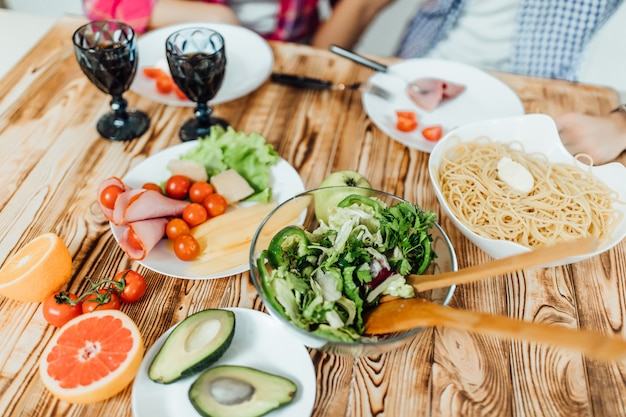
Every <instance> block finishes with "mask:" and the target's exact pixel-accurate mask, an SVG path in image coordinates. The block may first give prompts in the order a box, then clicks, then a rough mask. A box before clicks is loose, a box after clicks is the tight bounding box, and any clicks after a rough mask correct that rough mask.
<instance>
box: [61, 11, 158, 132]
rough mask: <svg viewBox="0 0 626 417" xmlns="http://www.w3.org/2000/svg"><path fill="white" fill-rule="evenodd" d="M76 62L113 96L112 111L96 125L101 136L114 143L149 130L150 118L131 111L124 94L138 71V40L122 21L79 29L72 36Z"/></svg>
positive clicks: (139, 112) (136, 111) (95, 82)
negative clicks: (123, 96)
mask: <svg viewBox="0 0 626 417" xmlns="http://www.w3.org/2000/svg"><path fill="white" fill-rule="evenodd" d="M72 40H73V41H74V53H75V55H76V60H77V61H78V64H79V65H80V68H81V69H82V70H83V72H84V73H85V75H86V76H87V78H89V80H90V81H91V82H92V83H94V84H95V85H96V87H98V88H99V89H100V90H101V91H103V92H105V93H107V94H110V95H111V96H112V99H111V109H112V110H113V111H112V112H109V113H107V114H105V115H104V116H102V117H101V118H100V119H99V120H98V123H97V125H96V128H97V129H98V133H100V134H101V135H102V136H103V137H105V138H107V139H111V140H129V139H134V138H136V137H139V136H141V135H143V134H144V133H145V131H146V130H148V126H150V119H149V118H148V115H147V114H145V113H144V112H142V111H139V110H134V109H133V110H129V109H127V108H126V107H127V104H128V103H127V101H126V100H125V99H124V98H122V94H123V93H124V92H125V91H126V90H128V88H129V87H130V84H131V82H132V81H133V78H134V77H135V72H136V71H137V37H136V36H135V32H134V31H133V29H132V28H131V27H130V26H129V25H127V24H125V23H122V22H117V21H107V20H97V21H93V22H89V23H87V24H85V25H83V26H81V27H79V28H78V29H77V30H76V32H74V35H73V37H72Z"/></svg>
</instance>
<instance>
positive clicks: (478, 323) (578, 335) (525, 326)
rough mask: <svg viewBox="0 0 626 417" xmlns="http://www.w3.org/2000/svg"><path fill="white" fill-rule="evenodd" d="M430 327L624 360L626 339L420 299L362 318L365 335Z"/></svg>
mask: <svg viewBox="0 0 626 417" xmlns="http://www.w3.org/2000/svg"><path fill="white" fill-rule="evenodd" d="M433 326H443V327H450V328H454V329H458V330H465V331H468V332H473V333H480V334H485V335H489V336H498V337H503V338H509V339H515V340H524V341H529V342H538V343H544V344H546V345H550V346H556V347H560V348H565V349H570V350H574V351H577V352H580V353H583V354H584V355H586V356H587V357H589V358H593V359H598V360H603V361H615V360H621V359H626V340H624V339H621V338H617V337H609V336H605V335H603V334H601V333H598V332H594V331H590V330H577V329H571V328H567V327H563V326H560V325H548V324H543V323H533V322H527V321H523V320H517V319H511V318H508V317H503V316H497V315H492V314H484V313H479V312H473V311H466V310H457V309H454V308H451V307H444V306H442V305H439V304H435V303H432V302H430V301H426V300H424V299H421V298H409V299H399V300H394V301H390V302H388V303H384V304H380V305H379V306H377V307H375V308H374V309H373V310H372V311H371V313H370V314H369V316H368V317H367V319H366V322H365V333H366V334H370V335H375V334H386V333H393V332H400V331H405V330H410V329H415V328H418V327H433Z"/></svg>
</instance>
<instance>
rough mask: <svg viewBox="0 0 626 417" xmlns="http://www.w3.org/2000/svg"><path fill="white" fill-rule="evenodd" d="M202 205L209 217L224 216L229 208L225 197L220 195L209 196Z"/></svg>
mask: <svg viewBox="0 0 626 417" xmlns="http://www.w3.org/2000/svg"><path fill="white" fill-rule="evenodd" d="M202 205H203V206H204V208H205V209H206V211H207V213H208V214H209V217H215V216H219V215H220V214H224V212H225V211H226V209H227V208H228V203H227V202H226V199H225V198H224V196H223V195H221V194H218V193H213V194H209V195H208V196H207V197H206V198H205V199H204V201H203V202H202Z"/></svg>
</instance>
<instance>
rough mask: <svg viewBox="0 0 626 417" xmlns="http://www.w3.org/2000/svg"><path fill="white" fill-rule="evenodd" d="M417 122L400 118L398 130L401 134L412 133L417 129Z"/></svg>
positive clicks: (397, 123)
mask: <svg viewBox="0 0 626 417" xmlns="http://www.w3.org/2000/svg"><path fill="white" fill-rule="evenodd" d="M417 124H418V123H417V120H415V119H410V118H408V117H398V121H397V122H396V129H398V130H399V131H401V132H412V131H414V130H415V129H417Z"/></svg>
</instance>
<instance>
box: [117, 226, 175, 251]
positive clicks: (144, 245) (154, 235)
mask: <svg viewBox="0 0 626 417" xmlns="http://www.w3.org/2000/svg"><path fill="white" fill-rule="evenodd" d="M168 221H169V220H168V219H167V218H166V217H159V218H156V219H148V220H139V221H136V222H132V223H128V224H127V225H125V226H122V227H123V231H122V233H121V235H120V239H119V245H120V247H121V248H122V249H123V250H124V252H126V254H127V255H128V257H129V258H130V259H133V260H136V261H140V260H142V259H143V258H145V257H146V255H147V254H148V252H150V251H151V250H152V248H154V247H155V246H156V244H157V243H159V241H160V240H161V239H163V236H165V227H166V226H167V222H168ZM130 233H134V234H135V237H136V239H133V240H134V241H136V242H139V244H140V246H141V247H140V248H139V247H136V246H135V245H131V244H130V240H129V238H128V235H129V234H130Z"/></svg>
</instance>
